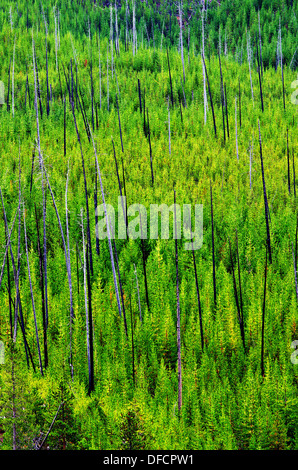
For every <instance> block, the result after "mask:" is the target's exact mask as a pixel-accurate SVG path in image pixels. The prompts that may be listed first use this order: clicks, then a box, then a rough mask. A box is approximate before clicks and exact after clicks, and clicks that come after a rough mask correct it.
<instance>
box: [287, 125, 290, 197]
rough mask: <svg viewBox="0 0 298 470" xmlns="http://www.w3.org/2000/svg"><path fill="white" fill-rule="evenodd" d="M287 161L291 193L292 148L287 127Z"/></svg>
mask: <svg viewBox="0 0 298 470" xmlns="http://www.w3.org/2000/svg"><path fill="white" fill-rule="evenodd" d="M287 162H288V191H289V194H290V195H291V175H290V150H289V131H288V129H287Z"/></svg>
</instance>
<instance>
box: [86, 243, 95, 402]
mask: <svg viewBox="0 0 298 470" xmlns="http://www.w3.org/2000/svg"><path fill="white" fill-rule="evenodd" d="M86 245H87V246H86V251H87V253H86V268H87V269H86V270H87V286H88V313H89V315H88V321H89V348H90V365H89V367H90V374H89V395H90V393H91V392H93V390H94V351H93V317H92V291H91V280H90V269H89V256H88V249H89V247H88V243H87V244H86Z"/></svg>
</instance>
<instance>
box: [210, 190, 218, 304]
mask: <svg viewBox="0 0 298 470" xmlns="http://www.w3.org/2000/svg"><path fill="white" fill-rule="evenodd" d="M210 201H211V229H212V266H213V298H214V307H215V308H216V302H217V298H216V274H215V247H214V221H213V200H212V185H211V181H210Z"/></svg>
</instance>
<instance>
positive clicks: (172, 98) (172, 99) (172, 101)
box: [167, 48, 174, 107]
mask: <svg viewBox="0 0 298 470" xmlns="http://www.w3.org/2000/svg"><path fill="white" fill-rule="evenodd" d="M167 58H168V69H169V78H170V88H171V103H172V107H173V106H174V96H173V86H172V77H171V67H170V59H169V51H168V48H167Z"/></svg>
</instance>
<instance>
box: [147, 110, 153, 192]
mask: <svg viewBox="0 0 298 470" xmlns="http://www.w3.org/2000/svg"><path fill="white" fill-rule="evenodd" d="M147 123H148V141H149V152H150V166H151V181H152V186H154V174H153V163H152V147H151V133H150V123H149V114H148V108H147Z"/></svg>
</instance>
